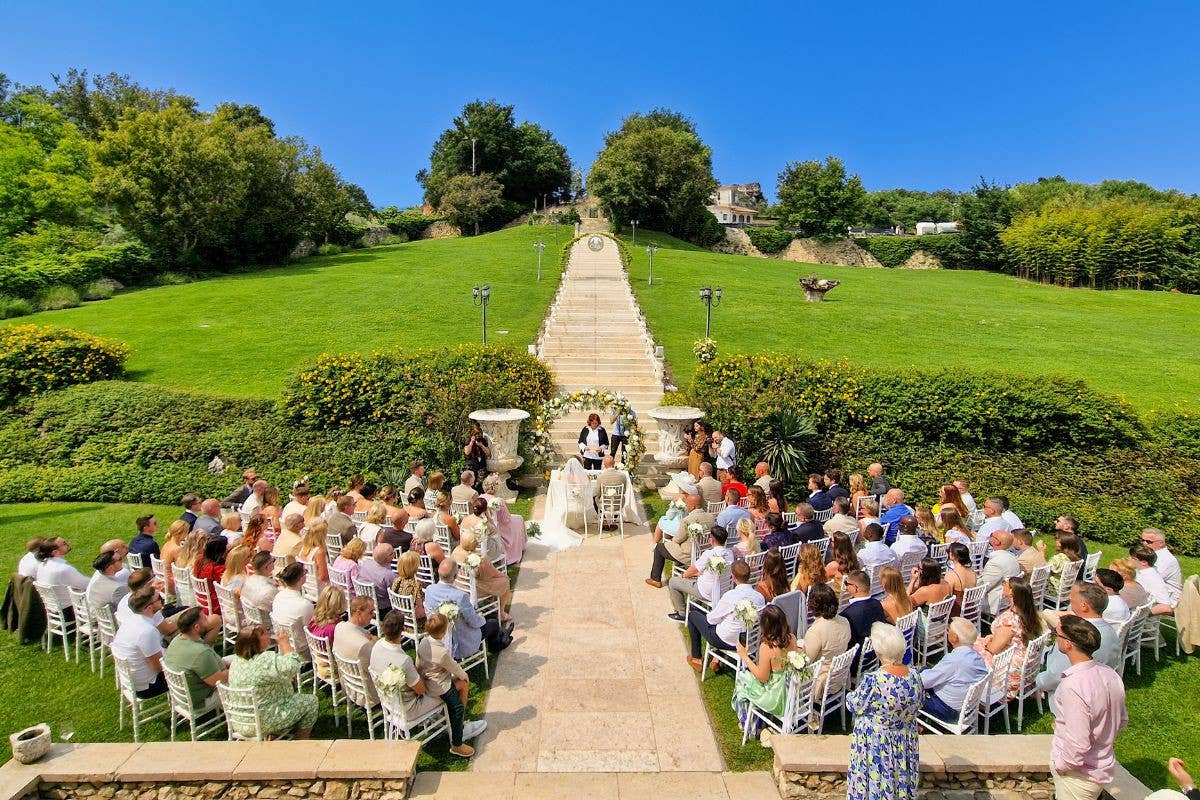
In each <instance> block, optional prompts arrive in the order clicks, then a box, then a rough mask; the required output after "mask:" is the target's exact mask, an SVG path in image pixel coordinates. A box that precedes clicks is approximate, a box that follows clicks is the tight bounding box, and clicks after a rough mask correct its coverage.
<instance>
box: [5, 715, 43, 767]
mask: <svg viewBox="0 0 1200 800" xmlns="http://www.w3.org/2000/svg"><path fill="white" fill-rule="evenodd" d="M8 743H9V744H10V745H12V754H13V758H15V759H16V760H17V761H18V762H19V763H21V764H32V763H33V762H35V761H37V760H38V759H39V758H41V757H42V756H44V755H46V753H48V752H50V726H49V725H47V724H46V723H44V722H43V723H42V724H40V725H34V726H33V727H32V728H26V729H25V730H23V731H17V732H16V733H14V734H12V735H11V736H9V737H8Z"/></svg>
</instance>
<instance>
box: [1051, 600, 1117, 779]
mask: <svg viewBox="0 0 1200 800" xmlns="http://www.w3.org/2000/svg"><path fill="white" fill-rule="evenodd" d="M1057 634H1058V640H1057V641H1058V651H1059V652H1061V653H1062V654H1063V655H1064V656H1065V657H1066V659H1067V661H1068V662H1069V664H1070V665H1069V666H1068V667H1067V668H1066V669H1065V670H1064V671H1063V677H1062V683H1061V684H1060V685H1059V687H1058V691H1056V692H1055V693H1054V696H1053V697H1052V698H1051V700H1050V710H1051V711H1053V712H1054V739H1053V741H1052V742H1051V744H1050V769H1051V774H1052V775H1053V776H1054V795H1055V797H1057V798H1060V800H1096V798H1098V797H1099V796H1100V794H1101V792H1103V791H1104V789H1105V787H1106V786H1108V785H1109V784H1110V783H1112V779H1113V771H1114V770H1115V769H1116V765H1117V759H1116V756H1115V755H1114V753H1113V743H1114V742H1115V741H1116V738H1117V734H1118V733H1119V732H1120V731H1121V729H1122V728H1124V727H1125V726H1126V725H1127V724H1128V723H1129V715H1128V714H1127V712H1126V710H1125V687H1124V686H1122V684H1121V677H1120V676H1119V675H1118V674H1117V673H1116V671H1115V670H1113V669H1112V668H1111V667H1108V666H1107V665H1105V664H1102V663H1100V662H1098V661H1096V660H1094V659H1093V658H1092V655H1093V654H1094V653H1095V652H1096V649H1097V648H1098V647H1099V646H1100V637H1099V635H1098V634H1097V632H1096V629H1095V628H1094V627H1092V626H1091V625H1089V624H1088V623H1087V622H1086V621H1085V620H1082V619H1080V618H1079V617H1076V616H1074V615H1071V614H1067V615H1065V616H1064V617H1063V618H1062V619H1061V620H1059V623H1058V631H1057Z"/></svg>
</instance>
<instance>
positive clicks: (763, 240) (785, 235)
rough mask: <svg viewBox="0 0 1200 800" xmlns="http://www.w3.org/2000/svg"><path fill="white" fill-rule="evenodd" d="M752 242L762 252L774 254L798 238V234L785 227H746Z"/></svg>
mask: <svg viewBox="0 0 1200 800" xmlns="http://www.w3.org/2000/svg"><path fill="white" fill-rule="evenodd" d="M744 230H745V231H746V235H747V236H749V237H750V242H751V244H753V245H754V246H755V247H756V248H758V251H759V252H760V253H767V254H768V255H774V254H775V253H782V252H783V251H784V250H786V249H787V246H788V245H789V244H791V243H792V240H793V239H795V238H796V234H795V233H793V232H792V231H788V230H784V229H783V228H745V229H744Z"/></svg>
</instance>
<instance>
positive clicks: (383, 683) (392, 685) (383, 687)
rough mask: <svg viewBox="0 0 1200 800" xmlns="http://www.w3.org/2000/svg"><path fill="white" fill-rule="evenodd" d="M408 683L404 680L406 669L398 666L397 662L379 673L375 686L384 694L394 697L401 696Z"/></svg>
mask: <svg viewBox="0 0 1200 800" xmlns="http://www.w3.org/2000/svg"><path fill="white" fill-rule="evenodd" d="M407 685H408V684H407V683H405V680H404V670H402V669H400V668H399V667H397V666H396V665H395V664H392V665H390V666H389V667H388V668H387V669H385V670H384V671H383V672H381V673H380V674H379V677H377V678H376V679H375V688H376V689H378V690H379V691H380V692H381V693H382V694H385V695H390V696H392V697H399V696H400V693H401V692H402V691H404V687H405V686H407Z"/></svg>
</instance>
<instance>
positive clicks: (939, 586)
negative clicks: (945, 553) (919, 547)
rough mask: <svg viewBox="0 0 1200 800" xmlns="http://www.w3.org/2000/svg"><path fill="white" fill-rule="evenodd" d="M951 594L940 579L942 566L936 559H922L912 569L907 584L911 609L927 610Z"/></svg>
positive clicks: (948, 587) (942, 579)
mask: <svg viewBox="0 0 1200 800" xmlns="http://www.w3.org/2000/svg"><path fill="white" fill-rule="evenodd" d="M952 594H953V591H952V590H951V589H950V584H949V583H947V582H946V580H945V579H944V578H943V577H942V565H941V563H940V562H939V561H938V560H937V559H936V558H923V559H921V563H920V564H918V565H917V566H915V567H913V571H912V577H911V578H910V579H909V582H908V599H909V600H910V601H912V605H913V608H928V607H929V606H931V605H933V604H934V603H940V602H941V601H942V600H945V599H946V598H947V597H949V596H950V595H952Z"/></svg>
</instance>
